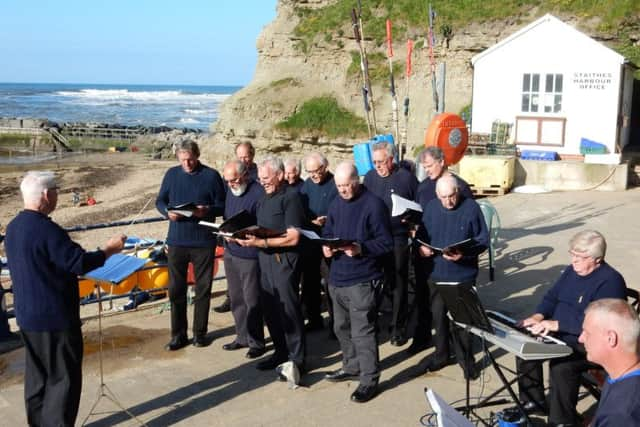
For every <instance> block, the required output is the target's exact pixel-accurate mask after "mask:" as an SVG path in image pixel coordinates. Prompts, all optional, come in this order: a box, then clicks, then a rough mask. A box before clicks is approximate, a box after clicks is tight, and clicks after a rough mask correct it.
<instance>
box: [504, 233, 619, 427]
mask: <svg viewBox="0 0 640 427" xmlns="http://www.w3.org/2000/svg"><path fill="white" fill-rule="evenodd" d="M606 249H607V243H606V240H605V238H604V236H603V235H602V234H600V233H599V232H597V231H593V230H585V231H581V232H579V233H577V234H576V235H575V236H573V237H572V238H571V240H570V241H569V255H570V258H571V264H569V265H568V266H567V268H565V270H564V271H563V272H562V274H561V275H560V278H559V279H558V280H557V281H556V283H555V284H554V285H553V286H552V287H551V289H549V291H548V292H547V293H546V294H545V295H544V297H543V299H542V301H541V302H540V304H539V305H538V307H537V308H536V312H535V314H533V315H531V316H529V317H527V318H526V319H524V320H521V321H520V322H519V324H520V325H521V326H524V327H527V328H528V329H529V330H530V331H531V332H532V333H534V334H538V335H547V334H553V335H555V336H556V337H557V338H559V339H560V340H562V341H564V342H565V343H566V344H567V345H569V346H571V347H572V349H573V353H572V354H571V355H570V356H567V357H562V358H557V359H550V360H549V375H550V392H549V399H548V403H549V408H548V409H549V420H548V421H549V425H551V426H577V425H579V420H578V419H577V414H576V409H575V408H576V404H577V402H578V388H579V386H580V374H581V373H582V372H583V371H584V370H586V369H587V368H588V362H587V360H586V357H585V350H584V347H583V346H582V344H580V343H578V337H579V336H580V333H581V328H582V321H583V320H584V311H585V309H586V308H587V306H588V305H589V303H590V302H591V301H595V300H598V299H602V298H619V299H624V298H626V285H625V281H624V279H623V278H622V275H621V274H620V273H618V272H617V271H616V270H615V269H614V268H613V267H611V266H610V265H609V264H607V263H606V262H605V260H604V257H605V253H606ZM516 362H517V363H516V366H517V371H518V388H519V398H520V400H521V402H522V403H523V406H524V408H525V409H526V410H527V411H531V412H536V411H540V410H543V409H546V405H545V400H544V388H543V377H542V362H543V361H541V360H532V361H525V360H522V359H519V358H518V359H517V360H516Z"/></svg>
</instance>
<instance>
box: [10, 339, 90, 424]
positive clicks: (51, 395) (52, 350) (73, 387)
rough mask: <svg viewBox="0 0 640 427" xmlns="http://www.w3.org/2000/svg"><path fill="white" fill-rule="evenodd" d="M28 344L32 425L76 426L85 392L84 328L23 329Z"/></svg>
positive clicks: (26, 383)
mask: <svg viewBox="0 0 640 427" xmlns="http://www.w3.org/2000/svg"><path fill="white" fill-rule="evenodd" d="M21 334H22V339H23V341H24V348H25V375H24V402H25V406H26V410H27V422H28V423H29V425H30V426H56V427H58V426H69V427H72V426H73V425H74V423H75V421H76V417H77V415H78V406H79V405H80V394H81V392H82V352H83V348H82V332H81V330H80V326H76V327H72V328H69V329H66V330H63V331H54V332H32V331H24V330H22V331H21Z"/></svg>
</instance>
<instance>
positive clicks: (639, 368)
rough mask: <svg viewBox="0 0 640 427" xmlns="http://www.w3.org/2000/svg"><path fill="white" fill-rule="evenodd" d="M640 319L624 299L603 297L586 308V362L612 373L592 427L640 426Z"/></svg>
mask: <svg viewBox="0 0 640 427" xmlns="http://www.w3.org/2000/svg"><path fill="white" fill-rule="evenodd" d="M638 338H640V320H639V319H638V314H637V313H636V311H635V310H634V309H633V308H632V307H631V306H630V305H629V304H627V302H626V301H625V300H622V299H615V298H604V299H600V300H597V301H594V302H592V303H591V304H589V307H587V310H586V312H585V317H584V323H583V324H582V334H581V335H580V338H579V341H580V342H581V343H582V344H584V347H585V350H586V351H587V359H588V360H589V361H590V362H594V363H597V364H599V365H601V366H602V367H603V368H604V369H605V370H606V371H607V374H609V377H608V378H607V380H606V382H605V385H604V390H603V391H602V396H601V397H600V403H599V404H598V410H597V411H596V415H595V417H594V420H593V422H592V424H591V426H592V427H605V426H640V347H639V345H638Z"/></svg>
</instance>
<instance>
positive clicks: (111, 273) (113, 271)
mask: <svg viewBox="0 0 640 427" xmlns="http://www.w3.org/2000/svg"><path fill="white" fill-rule="evenodd" d="M146 262H147V260H146V259H142V258H137V257H134V256H129V255H122V254H115V255H112V256H110V257H109V259H107V262H105V263H104V265H103V266H102V267H100V268H96V269H95V270H91V271H90V272H88V273H86V274H85V275H84V277H86V278H88V279H93V280H97V281H100V282H110V283H120V282H122V281H123V280H124V279H126V278H127V277H129V276H130V275H131V274H133V273H135V272H136V271H138V270H140V269H141V268H142V267H143V266H144V265H145V264H146Z"/></svg>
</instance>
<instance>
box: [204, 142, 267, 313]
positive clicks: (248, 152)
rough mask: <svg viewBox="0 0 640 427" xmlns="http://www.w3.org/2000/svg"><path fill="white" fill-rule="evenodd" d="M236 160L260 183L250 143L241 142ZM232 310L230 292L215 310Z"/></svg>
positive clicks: (254, 152) (253, 149)
mask: <svg viewBox="0 0 640 427" xmlns="http://www.w3.org/2000/svg"><path fill="white" fill-rule="evenodd" d="M235 153H236V159H237V160H240V161H241V162H242V163H244V165H245V166H246V167H247V176H248V177H249V179H250V180H251V181H256V182H258V165H256V164H255V162H254V161H253V159H254V157H255V156H256V149H255V148H253V144H251V143H250V142H241V143H239V144H237V145H236V147H235ZM230 310H231V300H230V299H229V290H227V292H226V294H225V298H224V301H223V302H222V303H221V304H220V305H218V306H216V307H214V308H213V311H215V312H216V313H226V312H228V311H230Z"/></svg>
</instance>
